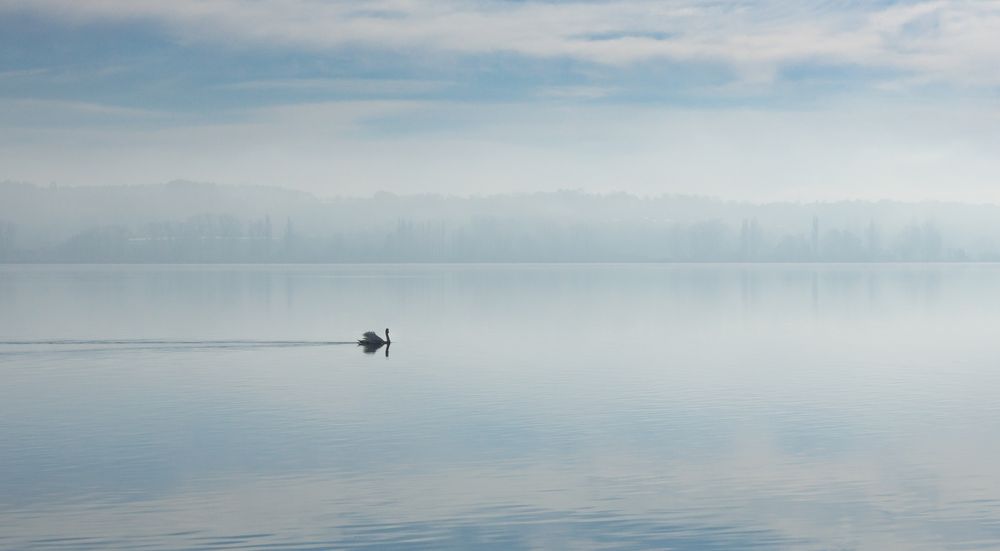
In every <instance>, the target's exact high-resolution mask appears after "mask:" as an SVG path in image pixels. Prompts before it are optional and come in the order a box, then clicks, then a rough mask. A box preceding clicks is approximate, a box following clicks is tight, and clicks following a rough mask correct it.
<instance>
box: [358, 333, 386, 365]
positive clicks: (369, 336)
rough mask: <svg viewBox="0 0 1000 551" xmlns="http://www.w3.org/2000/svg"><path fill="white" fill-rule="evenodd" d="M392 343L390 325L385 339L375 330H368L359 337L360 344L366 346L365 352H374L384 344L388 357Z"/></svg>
mask: <svg viewBox="0 0 1000 551" xmlns="http://www.w3.org/2000/svg"><path fill="white" fill-rule="evenodd" d="M391 344H392V341H391V340H390V339H389V328H388V327H386V328H385V340H383V339H382V337H381V336H379V334H378V333H376V332H374V331H368V332H366V333H365V334H364V335H362V336H361V338H360V339H358V346H362V347H364V352H365V354H374V353H375V351H376V350H378V349H379V348H382V347H383V346H384V347H385V357H386V358H388V357H389V345H391Z"/></svg>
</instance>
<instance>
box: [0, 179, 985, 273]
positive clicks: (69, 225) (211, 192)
mask: <svg viewBox="0 0 1000 551" xmlns="http://www.w3.org/2000/svg"><path fill="white" fill-rule="evenodd" d="M998 245H1000V208H997V207H993V206H980V205H949V204H905V203H890V202H880V203H865V202H841V203H829V204H793V203H784V204H764V205H754V204H747V203H734V202H726V201H719V200H714V199H706V198H692V197H683V196H680V197H669V196H668V197H660V198H650V199H644V198H638V197H634V196H629V195H625V194H612V195H590V194H584V193H579V192H553V193H545V194H526V195H502V196H492V197H472V198H461V197H458V198H456V197H439V196H409V197H400V196H395V195H390V194H379V195H376V196H375V197H372V198H367V199H355V198H347V199H335V200H327V201H323V200H320V199H317V198H315V197H313V196H310V195H308V194H301V193H299V192H291V191H288V190H281V189H276V188H241V187H226V186H212V185H208V184H192V183H189V182H183V183H172V184H164V185H161V186H134V187H127V186H123V187H118V188H66V189H63V188H59V189H54V188H38V187H35V186H30V185H25V184H17V185H7V186H5V185H4V184H0V262H126V263H128V262H136V263H156V262H166V263H212V262H234V263H285V262H893V261H928V262H939V261H997V260H1000V253H998V251H1000V246H998Z"/></svg>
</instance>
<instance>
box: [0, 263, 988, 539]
mask: <svg viewBox="0 0 1000 551" xmlns="http://www.w3.org/2000/svg"><path fill="white" fill-rule="evenodd" d="M998 312H1000V267H998V266H993V265H876V266H861V265H761V266H754V265H679V266H674V265H475V266H433V265H409V266H6V267H0V377H2V382H3V384H2V385H0V548H11V549H188V548H195V549H205V548H212V549H226V548H240V549H328V548H366V547H383V548H384V547H390V548H391V547H401V548H425V549H447V548H475V549H489V548H496V549H517V548H578V549H588V548H594V549H631V548H671V549H713V550H714V549H752V548H762V549H782V548H787V549H792V548H794V549H890V548H907V549H911V548H912V549H942V548H955V549H977V548H982V549H988V548H996V547H1000V468H998V467H997V465H998V464H1000V444H998V442H997V440H998V439H997V438H996V435H997V434H1000V405H998V404H1000V369H998V367H1000V344H998V343H1000V339H998V338H997V336H998V331H1000V323H998V316H1000V314H998ZM386 326H388V327H390V329H391V333H392V337H393V341H394V342H393V344H392V346H391V349H390V350H389V352H388V355H387V354H386V350H385V349H384V348H383V349H380V350H378V351H375V353H373V354H365V353H364V352H363V350H361V349H360V348H358V347H356V346H355V345H353V344H343V343H344V342H347V341H351V340H352V339H353V338H356V337H357V336H358V335H359V334H360V333H361V332H362V331H365V330H368V329H377V330H379V331H381V330H382V329H384V328H385V327H386Z"/></svg>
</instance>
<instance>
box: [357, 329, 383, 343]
mask: <svg viewBox="0 0 1000 551" xmlns="http://www.w3.org/2000/svg"><path fill="white" fill-rule="evenodd" d="M361 339H362V340H366V341H376V340H382V337H380V336H378V333H376V332H374V331H365V334H364V336H363V337H361Z"/></svg>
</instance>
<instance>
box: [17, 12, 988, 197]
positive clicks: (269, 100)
mask: <svg viewBox="0 0 1000 551" xmlns="http://www.w3.org/2000/svg"><path fill="white" fill-rule="evenodd" d="M998 36H1000V1H996V0H969V1H965V0H954V1H936V0H932V1H888V0H873V1H862V0H840V1H838V0H823V1H820V0H802V1H797V2H776V1H772V0H703V1H689V0H663V1H656V2H653V1H646V0H619V1H615V2H605V1H601V0H582V1H575V2H573V1H559V0H548V1H531V0H435V1H426V2H422V1H415V0H351V1H322V0H269V1H267V2H263V1H260V0H172V1H136V0H87V1H86V2H81V1H78V0H0V181H4V180H7V181H26V182H32V183H36V184H39V185H49V184H50V183H55V184H57V185H100V184H114V185H119V184H150V183H160V182H166V181H170V180H174V179H186V180H194V181H203V182H215V183H220V184H249V185H275V186H283V187H290V188H295V189H301V190H305V191H310V192H314V193H316V194H319V195H321V196H343V195H360V196H367V195H371V194H373V193H375V192H377V191H389V192H394V193H401V194H409V193H426V192H432V193H444V194H458V195H478V194H492V193H508V192H525V191H549V190H556V189H576V190H583V191H590V192H612V191H626V192H630V193H635V194H639V195H659V194H672V193H683V194H699V195H708V196H716V197H723V198H728V199H735V200H748V201H755V202H764V201H774V200H792V201H814V200H836V199H883V198H885V199H898V200H945V201H964V202H975V203H979V202H992V203H1000V179H998V176H1000V155H997V154H996V152H997V151H1000V40H997V38H996V37H998Z"/></svg>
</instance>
